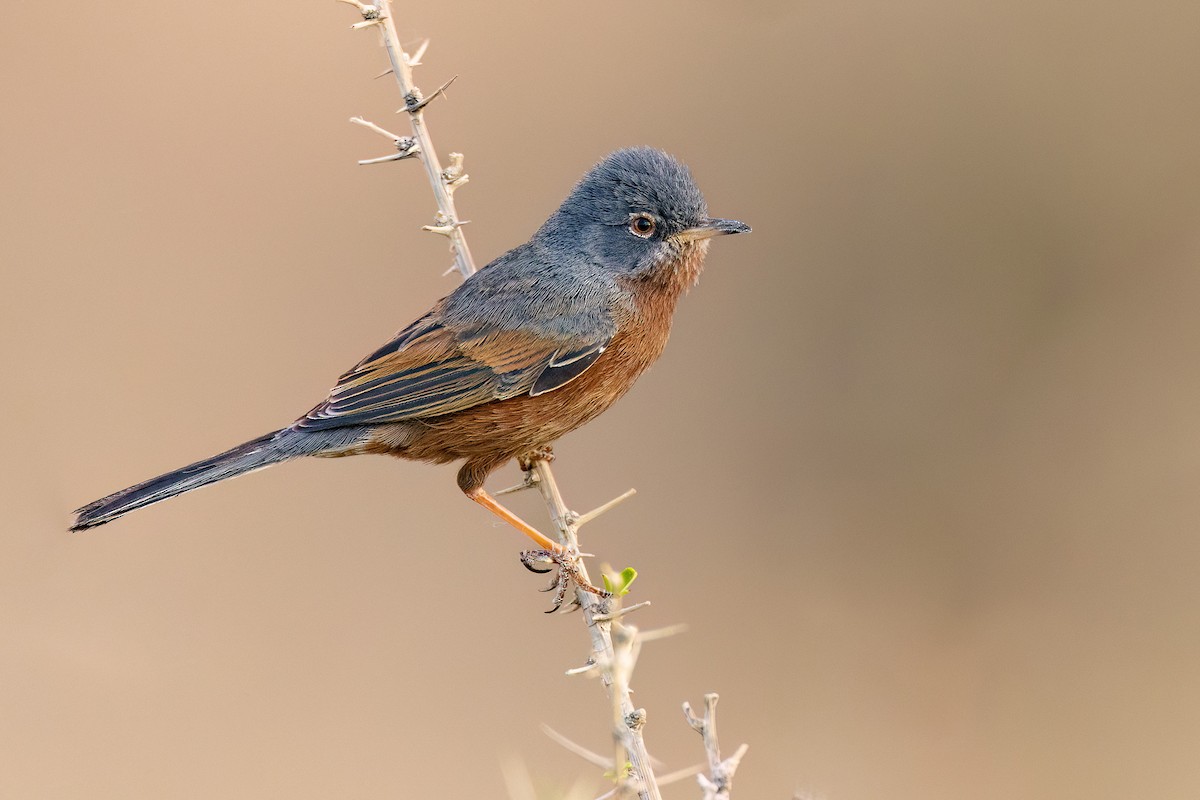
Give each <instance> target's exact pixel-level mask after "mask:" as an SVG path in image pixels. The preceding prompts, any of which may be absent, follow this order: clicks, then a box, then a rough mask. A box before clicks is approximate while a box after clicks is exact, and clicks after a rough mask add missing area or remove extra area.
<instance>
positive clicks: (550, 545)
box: [466, 488, 567, 555]
mask: <svg viewBox="0 0 1200 800" xmlns="http://www.w3.org/2000/svg"><path fill="white" fill-rule="evenodd" d="M466 494H467V497H469V498H471V499H472V500H474V501H475V502H476V503H479V505H481V506H483V507H484V508H486V509H487V510H488V511H490V512H492V513H493V514H495V515H496V516H497V517H499V518H500V519H502V520H504V521H505V522H507V523H508V524H509V525H512V526H513V527H514V528H516V529H517V530H519V531H520V532H521V533H523V534H525V535H526V536H528V537H529V538H530V539H533V540H534V541H535V542H537V544H538V547H540V548H542V549H543V550H549V551H550V552H552V553H557V554H558V555H565V554H566V552H567V548H565V547H563V546H562V545H561V544H559V543H558V542H555V541H553V540H552V539H550V538H549V537H547V536H546V535H545V534H544V533H542V532H541V531H539V530H538V529H537V528H535V527H533V526H532V525H530V524H529V523H528V522H526V521H525V520H523V519H521V518H520V517H518V516H517V515H516V514H514V513H513V512H511V511H509V510H508V509H507V508H505V507H504V506H502V505H500V503H498V502H497V501H496V498H494V497H492V496H491V495H490V494H488V493H487V492H486V491H484V490H483V489H482V488H479V489H472V490H471V491H469V492H467V493H466Z"/></svg>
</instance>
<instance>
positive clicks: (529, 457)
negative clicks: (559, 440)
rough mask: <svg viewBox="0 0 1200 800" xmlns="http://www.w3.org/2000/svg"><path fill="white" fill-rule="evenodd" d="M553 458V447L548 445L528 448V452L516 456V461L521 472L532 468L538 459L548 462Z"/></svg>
mask: <svg viewBox="0 0 1200 800" xmlns="http://www.w3.org/2000/svg"><path fill="white" fill-rule="evenodd" d="M553 460H554V448H553V447H551V446H550V445H546V446H545V447H539V448H537V449H536V450H530V451H529V452H528V453H522V454H521V455H519V456H517V463H518V464H519V465H520V466H521V470H522V471H523V472H530V471H532V470H533V465H534V464H535V463H537V462H538V461H545V462H546V463H547V464H549V463H550V462H551V461H553Z"/></svg>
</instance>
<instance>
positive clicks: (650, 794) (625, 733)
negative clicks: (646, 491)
mask: <svg viewBox="0 0 1200 800" xmlns="http://www.w3.org/2000/svg"><path fill="white" fill-rule="evenodd" d="M339 2H343V3H346V4H348V5H352V6H354V7H355V8H357V9H358V10H359V13H361V14H362V17H363V21H362V22H359V23H356V24H354V25H353V26H351V27H353V28H368V27H374V28H377V29H378V30H379V34H380V38H381V40H382V43H383V46H384V48H385V49H386V50H387V54H388V60H389V61H390V62H391V68H390V69H389V70H387V71H385V72H384V73H383V75H387V74H388V73H389V72H390V73H391V74H392V75H393V76H395V79H396V83H397V85H398V86H399V88H400V94H401V96H402V97H403V98H404V107H403V108H401V109H399V111H398V112H397V113H405V114H407V115H408V118H409V122H410V124H411V126H412V134H413V135H412V136H398V135H396V134H394V133H391V132H390V131H388V130H386V129H384V128H382V127H380V126H378V125H376V124H374V123H372V122H368V121H367V120H365V119H362V118H360V117H354V118H353V119H351V120H350V121H351V122H353V123H355V124H357V125H361V126H363V127H365V128H368V129H369V130H371V131H373V132H375V133H377V134H379V135H381V136H383V137H385V138H387V139H390V140H391V141H392V143H393V145H394V146H395V148H396V153H394V154H392V155H388V156H383V157H381V158H374V159H367V160H363V161H360V162H359V163H360V164H377V163H383V162H387V161H401V160H404V159H408V158H413V157H417V158H419V159H420V160H421V162H422V163H423V164H424V165H425V172H426V175H427V176H428V178H429V184H430V186H431V187H432V188H433V193H434V196H435V197H436V198H437V204H438V211H437V215H436V217H435V220H436V224H435V225H426V226H424V230H427V231H431V232H433V233H439V234H442V235H443V236H446V237H447V238H448V239H449V240H450V247H451V250H452V251H453V253H454V267H452V269H457V270H458V271H459V272H460V273H461V274H462V276H463V277H464V278H467V277H470V276H471V274H472V273H474V272H475V264H474V261H473V260H472V258H471V251H470V249H469V248H468V247H467V240H466V237H465V236H464V235H463V231H462V226H463V225H464V224H465V223H466V221H465V220H461V219H459V216H458V211H457V210H456V209H455V207H454V197H453V195H454V190H455V189H457V188H458V187H460V186H462V185H463V184H465V183H466V182H467V180H468V177H467V174H466V173H465V172H464V171H463V157H462V154H460V153H451V154H450V166H448V167H446V168H445V169H443V168H442V166H441V163H440V162H439V160H438V157H437V150H436V149H435V148H434V146H433V140H432V138H431V136H430V133H429V128H428V126H427V125H426V123H425V117H424V110H425V107H426V106H427V105H429V103H430V102H431V101H432V100H434V99H435V98H437V97H438V96H440V95H443V94H444V93H445V90H446V88H447V87H448V86H449V85H450V84H451V83H453V82H454V80H455V79H454V78H451V79H450V80H449V81H447V82H446V83H444V84H443V85H442V86H441V87H439V88H438V89H437V90H435V91H434V92H432V93H431V94H429V95H428V96H426V95H424V94H422V92H421V90H420V89H419V88H417V86H416V84H415V83H414V82H413V72H412V68H413V67H415V66H417V65H419V64H420V62H421V57H422V56H423V55H424V53H425V49H426V47H428V45H429V42H428V41H425V42H424V43H422V44H421V46H420V47H419V48H418V49H417V51H416V52H415V53H412V54H409V53H407V52H406V51H405V50H404V48H403V46H402V45H401V43H400V39H399V36H398V35H397V33H396V26H395V22H394V21H393V17H392V11H391V4H390V2H389V0H377V2H376V3H374V4H366V3H363V2H360V0H339ZM383 75H381V76H380V77H382V76H383ZM550 458H551V457H549V456H543V455H541V454H536V455H535V457H533V458H531V459H530V460H529V462H528V463H526V464H523V465H522V466H523V467H527V468H528V469H527V471H526V478H525V482H524V483H523V484H521V485H518V486H514V487H512V488H511V489H506V490H503V491H502V492H497V495H499V494H504V493H506V492H513V491H520V490H522V489H529V488H535V487H536V488H537V490H538V492H539V493H540V494H541V496H542V500H543V501H544V502H545V504H546V508H547V510H548V511H549V513H550V519H551V520H552V521H553V523H554V527H555V529H556V531H557V534H558V540H559V542H560V543H561V544H563V545H564V546H565V547H567V548H568V550H569V551H571V552H576V553H577V552H579V540H578V531H579V528H581V527H583V525H585V524H586V523H588V522H591V521H592V520H594V519H595V518H597V517H599V516H600V515H601V514H603V513H605V512H606V511H609V510H611V509H612V508H614V507H615V506H617V505H618V504H620V503H622V502H623V501H625V500H627V499H629V498H630V497H632V496H633V494H634V490H633V489H630V490H629V491H628V492H626V493H625V494H623V495H621V496H619V497H617V498H614V499H613V500H610V501H609V502H607V503H605V504H603V505H601V506H600V507H598V508H596V509H594V510H592V511H589V512H587V513H586V514H576V513H575V512H574V511H571V510H570V509H569V508H568V507H567V504H566V503H565V502H564V501H563V498H562V494H561V493H560V492H559V489H558V484H557V483H556V482H555V480H554V474H553V473H552V472H551V470H550V463H549V461H550ZM579 577H581V578H582V580H583V581H584V582H590V579H589V578H588V574H587V569H586V567H584V566H583V564H582V563H580V564H579ZM575 595H576V596H575V604H576V605H578V606H579V607H580V608H582V610H583V619H584V622H585V623H586V625H587V630H588V635H589V637H590V638H591V647H592V653H591V656H590V657H589V659H588V663H587V664H586V665H585V666H583V667H579V668H576V669H572V670H568V674H572V675H579V674H596V675H599V677H600V679H601V682H602V683H603V684H604V687H605V689H606V690H607V692H608V695H609V699H610V700H611V702H612V710H613V720H612V725H613V728H612V733H613V747H614V755H613V761H612V762H611V764H612V766H613V777H614V781H615V783H616V786H615V788H614V789H613V790H612V791H611V792H608V793H607V794H605V795H604V797H606V798H607V797H627V796H633V795H636V796H637V797H638V798H639V800H661V798H662V795H661V794H660V792H659V783H660V782H659V781H656V779H655V776H654V767H653V764H652V761H651V757H650V755H649V753H648V752H647V751H646V745H645V742H644V740H643V738H642V726H643V725H645V722H646V710H645V709H642V708H636V707H635V706H634V705H633V701H632V699H631V697H630V689H629V680H630V677H631V675H632V674H633V668H634V665H635V664H636V662H637V657H638V652H639V650H640V649H641V644H642V643H643V642H645V641H650V640H651V639H654V638H661V636H665V635H670V634H671V633H673V632H674V629H664V630H662V631H650V632H647V633H644V634H640V633H639V632H638V629H637V628H636V627H633V626H631V625H626V624H623V622H622V619H623V617H624V616H625V615H627V614H629V613H631V612H633V611H636V610H637V609H639V608H642V607H644V606H647V605H649V603H648V602H645V603H639V604H637V605H634V606H630V607H629V608H625V609H621V608H620V598H619V597H616V598H604V597H601V596H599V595H596V594H594V593H591V592H587V591H584V590H583V589H579V588H576V592H575ZM716 697H717V696H716V695H715V694H711V695H707V696H706V697H705V701H706V703H708V701H709V699H710V698H711V705H709V706H708V707H707V709H706V714H705V718H704V720H700V721H697V720H695V718H694V717H692V716H691V711H690V709H689V708H688V706H687V704H686V703H685V704H684V708H685V712H686V713H687V715H688V722H689V723H690V724H692V727H694V728H696V729H697V730H700V731H701V732H702V733H703V734H704V737H705V747H706V749H707V750H708V755H709V770H710V775H711V778H709V777H706V776H704V775H698V776H697V777H698V779H699V780H700V784H701V786H702V787H704V789H705V800H718V799H719V800H726V798H728V796H729V781H730V779H732V777H733V772H734V771H735V770H736V769H737V762H738V761H739V760H740V759H741V757H742V754H743V753H745V750H746V745H742V747H741V748H739V749H738V751H737V753H735V754H734V755H733V756H732V757H730V758H729V759H727V760H726V761H724V762H722V761H720V759H719V752H718V750H717V746H716V731H715V724H716V720H715V716H713V715H714V714H715V711H714V709H715V705H716ZM697 725H700V726H703V729H702V728H701V727H697ZM706 731H711V734H710V733H709V732H706ZM560 738H561V737H560ZM710 739H711V746H710ZM569 749H575V748H569ZM576 752H578V750H576ZM585 752H586V751H585ZM590 755H594V754H590ZM596 758H602V757H599V756H596ZM596 758H589V759H588V760H590V761H592V762H593V763H596ZM700 769H701V768H699V767H689V768H687V769H685V770H680V771H678V772H675V773H672V774H671V775H669V776H666V777H664V779H663V780H662V781H661V783H662V784H663V785H666V784H667V783H672V782H674V781H676V780H679V779H682V778H684V777H687V776H688V775H692V774H695V773H696V772H698V771H699V770H700ZM710 787H711V789H710Z"/></svg>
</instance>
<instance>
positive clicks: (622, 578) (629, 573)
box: [601, 567, 638, 597]
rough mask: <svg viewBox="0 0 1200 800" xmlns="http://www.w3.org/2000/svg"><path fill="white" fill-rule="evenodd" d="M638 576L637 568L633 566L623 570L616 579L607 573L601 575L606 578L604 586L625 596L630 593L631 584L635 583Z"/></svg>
mask: <svg viewBox="0 0 1200 800" xmlns="http://www.w3.org/2000/svg"><path fill="white" fill-rule="evenodd" d="M637 576H638V573H637V570H636V569H634V568H633V567H626V568H625V569H623V570H621V574H620V575H617V576H616V580H615V581H614V580H613V579H612V578H610V577H609V576H608V574H607V573H605V574H603V575H601V577H602V578H604V588H605V589H606V590H608V591H609V592H612V593H613V594H615V595H617V596H618V597H624V596H625V595H627V594H629V584H631V583H633V582H634V581H635V580H636V579H637Z"/></svg>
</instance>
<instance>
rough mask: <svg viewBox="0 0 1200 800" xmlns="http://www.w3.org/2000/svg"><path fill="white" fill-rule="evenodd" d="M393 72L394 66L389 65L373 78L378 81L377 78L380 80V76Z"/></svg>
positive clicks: (384, 76) (383, 76)
mask: <svg viewBox="0 0 1200 800" xmlns="http://www.w3.org/2000/svg"><path fill="white" fill-rule="evenodd" d="M391 74H392V68H391V67H388V68H387V69H385V70H384V71H383V72H381V73H379V74H378V75H376V76H375V77H374V78H372V80H376V81H377V80H379V79H380V78H386V77H387V76H388V75H391Z"/></svg>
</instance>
